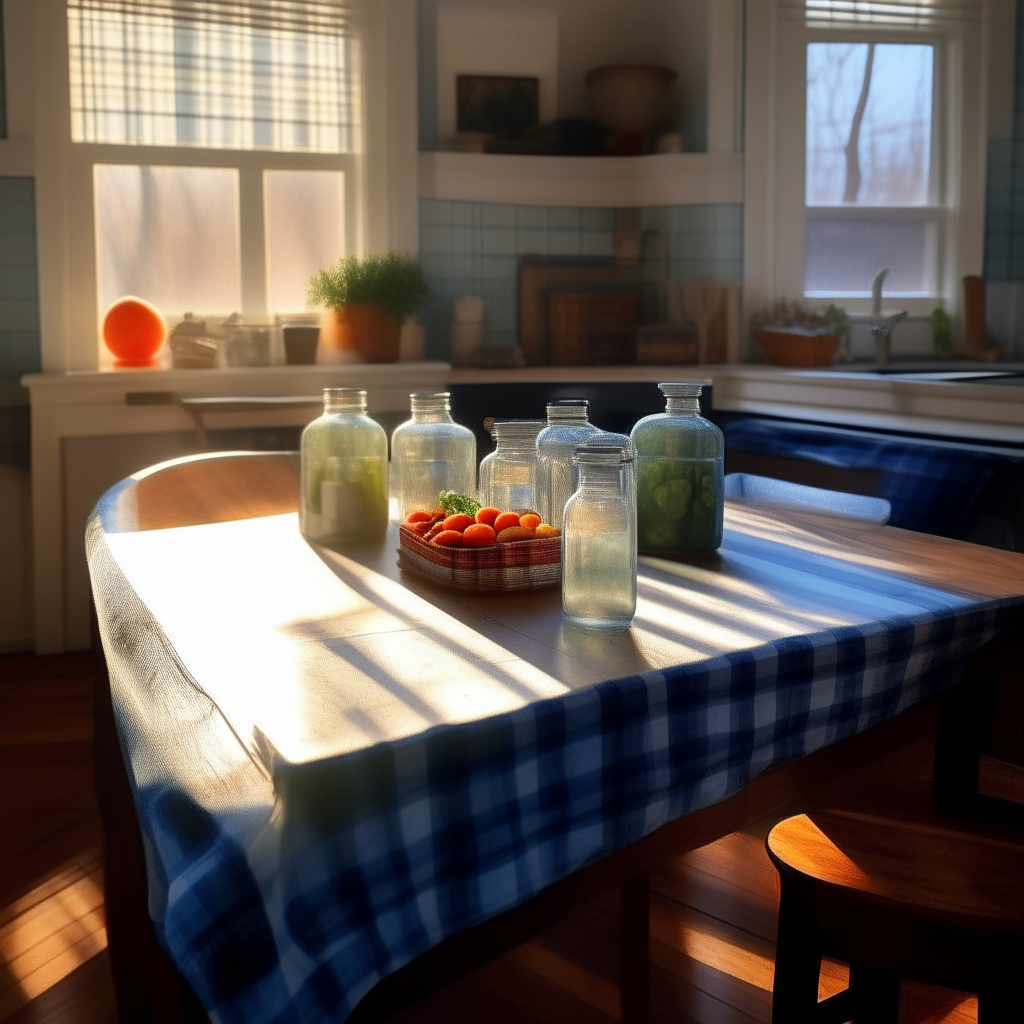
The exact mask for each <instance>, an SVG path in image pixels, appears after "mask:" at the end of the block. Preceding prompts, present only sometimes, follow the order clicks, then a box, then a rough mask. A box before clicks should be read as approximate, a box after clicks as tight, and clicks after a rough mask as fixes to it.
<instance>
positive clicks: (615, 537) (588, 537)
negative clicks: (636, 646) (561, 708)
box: [562, 441, 636, 631]
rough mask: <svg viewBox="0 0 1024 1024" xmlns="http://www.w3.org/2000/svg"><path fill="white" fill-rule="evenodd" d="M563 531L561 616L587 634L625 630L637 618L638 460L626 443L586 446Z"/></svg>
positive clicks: (581, 452) (576, 457) (577, 460)
mask: <svg viewBox="0 0 1024 1024" xmlns="http://www.w3.org/2000/svg"><path fill="white" fill-rule="evenodd" d="M573 462H574V463H575V465H576V467H577V469H578V470H579V475H580V484H579V488H578V489H577V491H576V493H575V494H574V495H573V496H572V497H571V498H570V499H569V500H568V502H566V505H565V514H564V517H563V524H564V528H563V531H562V614H563V615H564V616H565V618H566V620H567V621H568V622H570V623H572V624H573V625H576V626H581V627H582V628H584V629H598V630H613V631H614V630H622V629H625V628H626V627H627V626H628V625H629V624H630V622H631V621H632V619H633V616H634V614H635V613H636V502H635V500H634V496H633V493H632V481H633V475H632V473H631V472H630V469H631V466H632V463H633V456H632V453H631V451H630V449H629V448H628V447H626V446H623V445H622V444H621V443H605V444H601V443H600V442H598V441H595V442H593V443H589V444H584V445H581V446H580V447H579V448H577V449H576V454H575V455H574V456H573Z"/></svg>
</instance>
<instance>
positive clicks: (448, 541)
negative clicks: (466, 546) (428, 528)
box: [433, 530, 462, 548]
mask: <svg viewBox="0 0 1024 1024" xmlns="http://www.w3.org/2000/svg"><path fill="white" fill-rule="evenodd" d="M433 543H435V544H438V545H440V546H441V547H443V548H460V547H462V534H461V533H459V531H458V530H442V531H441V532H440V533H439V534H438V535H437V536H436V537H435V538H434V540H433Z"/></svg>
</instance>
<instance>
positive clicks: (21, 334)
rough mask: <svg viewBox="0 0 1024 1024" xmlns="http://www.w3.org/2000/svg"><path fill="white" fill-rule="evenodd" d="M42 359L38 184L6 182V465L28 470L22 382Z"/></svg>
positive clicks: (0, 330)
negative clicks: (40, 338) (36, 187)
mask: <svg viewBox="0 0 1024 1024" xmlns="http://www.w3.org/2000/svg"><path fill="white" fill-rule="evenodd" d="M40 359H41V354H40V346H39V279H38V272H37V268H36V220H35V187H34V182H33V180H32V179H31V178H2V177H0V464H4V465H11V464H13V465H19V466H27V465H28V459H29V434H28V421H29V420H28V392H27V391H25V389H24V388H22V387H21V386H20V385H19V384H18V381H19V379H20V378H21V375H22V374H24V373H33V372H35V371H37V370H38V369H39V368H40Z"/></svg>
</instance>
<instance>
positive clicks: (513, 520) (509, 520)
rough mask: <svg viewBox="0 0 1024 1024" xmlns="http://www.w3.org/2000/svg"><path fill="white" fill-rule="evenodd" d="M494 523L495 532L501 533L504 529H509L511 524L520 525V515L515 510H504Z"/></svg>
mask: <svg viewBox="0 0 1024 1024" xmlns="http://www.w3.org/2000/svg"><path fill="white" fill-rule="evenodd" d="M492 525H493V526H494V532H495V533H501V531H502V530H507V529H508V528H509V527H510V526H518V525H519V516H517V515H516V514H515V512H502V513H501V515H500V516H498V518H497V519H495V520H494V523H493V524H492Z"/></svg>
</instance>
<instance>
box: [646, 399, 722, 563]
mask: <svg viewBox="0 0 1024 1024" xmlns="http://www.w3.org/2000/svg"><path fill="white" fill-rule="evenodd" d="M710 383H711V382H710V381H685V382H681V383H677V384H659V385H658V386H659V387H660V388H661V391H662V394H664V395H665V399H666V404H665V411H664V412H663V413H657V414H656V415H654V416H645V417H644V418H643V419H642V420H640V421H639V422H638V423H637V424H636V426H634V427H633V431H632V434H631V435H630V436H631V437H632V438H633V445H634V449H635V455H636V502H637V535H638V541H639V546H640V550H641V551H649V552H652V553H654V552H677V551H678V552H701V551H715V550H717V548H718V547H719V546H720V545H721V543H722V520H723V514H724V509H725V475H724V466H725V438H724V437H723V436H722V432H721V431H720V430H719V429H718V427H716V426H715V425H714V424H713V423H711V422H710V421H709V420H706V419H704V417H703V416H701V414H700V403H699V401H698V399H699V398H700V393H701V391H702V390H703V388H704V385H705V384H710Z"/></svg>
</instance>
